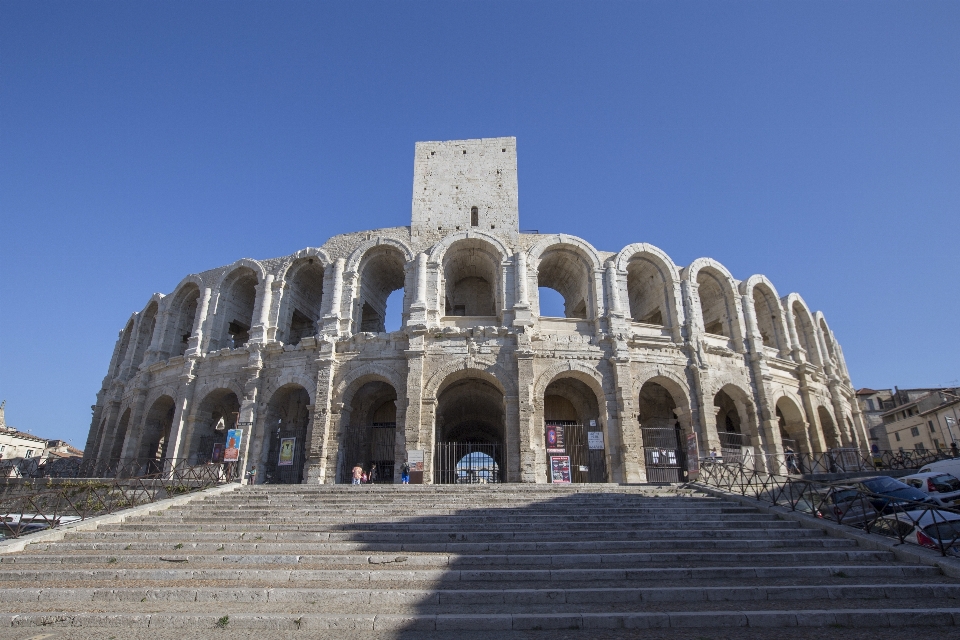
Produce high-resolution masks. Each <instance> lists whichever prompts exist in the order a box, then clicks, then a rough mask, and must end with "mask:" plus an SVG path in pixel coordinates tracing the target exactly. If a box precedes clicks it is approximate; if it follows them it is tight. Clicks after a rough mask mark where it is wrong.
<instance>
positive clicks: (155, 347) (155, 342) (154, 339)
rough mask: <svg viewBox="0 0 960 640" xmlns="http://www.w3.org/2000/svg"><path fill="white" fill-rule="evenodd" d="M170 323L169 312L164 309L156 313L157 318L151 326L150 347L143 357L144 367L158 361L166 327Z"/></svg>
mask: <svg viewBox="0 0 960 640" xmlns="http://www.w3.org/2000/svg"><path fill="white" fill-rule="evenodd" d="M169 323H170V311H169V310H167V309H164V310H163V312H160V313H157V318H156V320H155V322H154V325H153V336H151V338H150V345H149V346H148V347H147V353H146V354H145V355H144V357H143V362H144V365H146V366H149V365H151V364H153V363H154V362H157V361H158V360H160V352H161V350H162V349H163V338H164V335H165V334H166V332H167V325H168V324H169Z"/></svg>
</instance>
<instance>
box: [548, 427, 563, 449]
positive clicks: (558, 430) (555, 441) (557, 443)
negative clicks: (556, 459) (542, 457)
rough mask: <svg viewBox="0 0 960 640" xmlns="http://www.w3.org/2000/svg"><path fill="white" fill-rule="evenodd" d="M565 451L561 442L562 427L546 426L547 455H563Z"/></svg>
mask: <svg viewBox="0 0 960 640" xmlns="http://www.w3.org/2000/svg"><path fill="white" fill-rule="evenodd" d="M565 451H566V448H565V445H564V442H563V425H562V424H548V425H547V453H564V452H565Z"/></svg>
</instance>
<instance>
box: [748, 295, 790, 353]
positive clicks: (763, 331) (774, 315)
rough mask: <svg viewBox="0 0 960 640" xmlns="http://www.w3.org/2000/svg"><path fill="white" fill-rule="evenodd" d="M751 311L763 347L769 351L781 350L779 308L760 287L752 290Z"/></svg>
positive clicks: (781, 333)
mask: <svg viewBox="0 0 960 640" xmlns="http://www.w3.org/2000/svg"><path fill="white" fill-rule="evenodd" d="M753 309H754V315H755V316H756V318H757V327H758V328H759V329H760V339H761V340H762V341H763V346H765V347H769V348H771V349H777V350H780V351H785V350H784V349H783V331H782V323H781V321H780V306H779V305H778V304H777V299H776V297H775V296H774V295H773V294H772V293H771V292H770V290H769V289H768V288H767V287H765V286H762V285H757V286H755V287H754V288H753Z"/></svg>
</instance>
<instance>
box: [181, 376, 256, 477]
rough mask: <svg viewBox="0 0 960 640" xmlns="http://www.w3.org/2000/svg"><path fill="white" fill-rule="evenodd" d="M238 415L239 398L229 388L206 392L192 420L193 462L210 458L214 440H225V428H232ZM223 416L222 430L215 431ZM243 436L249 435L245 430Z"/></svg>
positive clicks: (198, 462) (201, 462) (200, 462)
mask: <svg viewBox="0 0 960 640" xmlns="http://www.w3.org/2000/svg"><path fill="white" fill-rule="evenodd" d="M239 415H240V400H239V399H238V398H237V394H235V393H234V392H233V391H230V390H229V389H217V390H216V391H211V392H210V393H209V394H207V397H206V398H204V399H203V401H202V402H201V403H200V406H199V407H198V409H197V415H196V420H195V422H194V436H193V444H192V446H191V447H190V450H191V454H192V457H193V460H191V462H192V463H194V464H203V463H205V462H208V461H209V460H210V457H211V455H212V454H213V445H214V443H215V442H221V441H222V442H225V441H226V437H227V431H226V430H227V429H233V428H234V425H236V423H237V417H238V416H239ZM220 418H223V424H224V430H222V431H217V430H216V426H217V423H218V422H220ZM243 437H244V438H246V437H249V430H246V431H245V432H244V435H243Z"/></svg>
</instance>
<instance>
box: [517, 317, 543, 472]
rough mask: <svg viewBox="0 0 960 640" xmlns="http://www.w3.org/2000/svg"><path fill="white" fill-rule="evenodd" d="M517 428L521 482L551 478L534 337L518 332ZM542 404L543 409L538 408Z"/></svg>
mask: <svg viewBox="0 0 960 640" xmlns="http://www.w3.org/2000/svg"><path fill="white" fill-rule="evenodd" d="M517 340H518V343H519V345H518V346H519V348H518V349H517V352H516V356H517V393H518V396H517V423H518V424H517V428H518V431H519V439H520V482H536V483H544V482H546V481H547V457H546V450H545V448H544V442H543V433H542V432H541V429H542V427H543V415H542V413H540V411H542V409H543V398H534V397H533V393H534V380H535V377H534V352H533V349H532V348H531V347H530V337H529V336H528V335H527V334H525V333H521V334H519V335H518V336H517ZM538 408H539V410H540V411H538Z"/></svg>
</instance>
